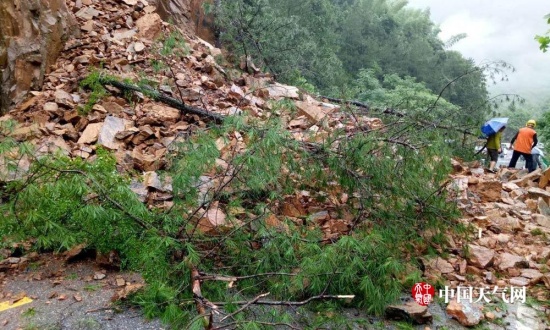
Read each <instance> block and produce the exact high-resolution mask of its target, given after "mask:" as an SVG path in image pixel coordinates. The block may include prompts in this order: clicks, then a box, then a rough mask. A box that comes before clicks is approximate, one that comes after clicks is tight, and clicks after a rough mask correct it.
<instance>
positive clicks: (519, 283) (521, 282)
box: [510, 277, 529, 286]
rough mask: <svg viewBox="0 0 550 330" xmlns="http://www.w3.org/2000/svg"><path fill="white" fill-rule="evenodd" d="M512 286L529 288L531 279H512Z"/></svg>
mask: <svg viewBox="0 0 550 330" xmlns="http://www.w3.org/2000/svg"><path fill="white" fill-rule="evenodd" d="M510 285H513V286H528V285H529V279H527V278H525V277H512V278H511V279H510Z"/></svg>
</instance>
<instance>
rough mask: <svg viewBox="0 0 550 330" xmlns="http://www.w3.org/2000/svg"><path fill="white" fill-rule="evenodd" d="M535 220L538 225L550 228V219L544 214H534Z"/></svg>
mask: <svg viewBox="0 0 550 330" xmlns="http://www.w3.org/2000/svg"><path fill="white" fill-rule="evenodd" d="M533 219H534V220H535V222H536V223H537V225H539V226H541V227H545V228H550V217H547V216H545V215H542V214H533Z"/></svg>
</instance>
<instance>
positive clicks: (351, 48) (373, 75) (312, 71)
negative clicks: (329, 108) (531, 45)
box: [217, 0, 506, 125]
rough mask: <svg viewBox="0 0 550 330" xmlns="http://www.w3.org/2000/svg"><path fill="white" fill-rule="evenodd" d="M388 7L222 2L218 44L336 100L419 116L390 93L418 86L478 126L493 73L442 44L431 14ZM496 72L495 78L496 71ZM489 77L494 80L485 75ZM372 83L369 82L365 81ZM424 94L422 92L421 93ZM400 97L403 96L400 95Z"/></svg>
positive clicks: (327, 0) (362, 0)
mask: <svg viewBox="0 0 550 330" xmlns="http://www.w3.org/2000/svg"><path fill="white" fill-rule="evenodd" d="M406 4H407V2H406V1H387V0H368V1H367V0H348V1H336V0H320V1H318V0H306V1H287V0H283V1H280V0H278V1H273V0H237V1H222V2H220V8H219V10H218V13H217V17H218V22H219V25H220V31H221V32H220V38H221V40H222V41H223V44H224V46H226V47H228V48H229V49H230V50H231V51H232V52H233V53H234V54H237V55H241V54H242V55H245V56H250V57H251V58H252V59H253V60H254V61H256V62H257V63H256V64H258V65H260V66H261V67H262V68H263V69H264V70H267V71H270V72H272V73H273V74H274V75H275V76H276V77H277V78H278V79H280V80H282V81H286V82H289V83H292V84H296V85H300V84H302V85H303V84H304V83H305V82H307V83H309V84H311V85H313V86H314V87H315V88H316V90H317V91H318V92H319V93H322V94H327V95H330V96H334V97H343V98H348V99H356V100H359V101H364V102H368V103H376V104H377V105H381V104H384V105H386V106H392V107H395V108H401V109H417V108H419V107H426V104H409V103H406V102H405V103H400V102H399V101H397V102H396V100H395V98H393V99H392V100H388V101H386V98H385V96H386V95H384V94H385V93H386V91H387V90H389V93H391V94H395V92H399V91H400V89H401V86H403V87H404V88H406V89H407V88H409V87H411V86H412V85H414V87H413V90H410V89H409V90H408V92H413V94H416V93H417V92H418V93H421V94H422V95H421V96H420V97H423V96H424V95H428V94H430V93H431V94H435V95H440V94H441V96H442V97H443V98H444V99H445V100H447V101H448V102H449V103H452V104H454V105H455V106H457V107H459V108H461V109H462V111H461V113H460V116H456V117H455V118H454V121H455V122H457V121H460V122H462V123H465V122H466V123H469V124H473V123H476V125H477V123H478V122H479V121H482V119H483V118H485V116H486V115H487V113H488V111H489V110H490V104H488V103H487V97H488V94H487V89H486V79H487V78H486V77H488V76H490V75H491V73H490V72H488V71H487V69H489V68H492V69H496V70H497V71H500V70H501V69H502V68H503V66H504V67H505V66H506V65H505V64H503V63H497V64H486V65H484V64H481V65H476V64H475V63H473V61H472V60H470V59H466V58H464V57H463V56H462V55H461V54H460V53H458V52H456V51H451V50H448V47H449V46H450V45H452V44H453V43H455V42H458V41H460V39H461V38H463V37H464V36H462V35H458V36H455V37H453V38H451V40H448V41H447V42H443V41H441V40H440V39H439V37H438V32H439V30H438V28H437V26H435V25H434V23H433V22H432V21H431V20H430V17H429V12H428V11H422V10H417V9H411V8H408V7H406ZM492 73H494V72H492ZM486 74H488V75H486ZM367 76H368V79H367ZM419 88H420V89H421V91H418V89H419ZM398 96H401V95H399V94H398Z"/></svg>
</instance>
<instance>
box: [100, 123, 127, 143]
mask: <svg viewBox="0 0 550 330" xmlns="http://www.w3.org/2000/svg"><path fill="white" fill-rule="evenodd" d="M125 128H126V123H125V120H124V119H122V118H118V117H113V116H107V117H106V118H105V122H104V123H103V126H102V127H101V131H99V137H98V139H97V143H98V144H100V145H102V146H104V147H105V148H108V149H111V150H117V149H118V148H120V146H121V145H122V144H121V143H120V142H118V141H117V140H116V138H115V136H116V134H117V133H118V132H122V131H124V129H125Z"/></svg>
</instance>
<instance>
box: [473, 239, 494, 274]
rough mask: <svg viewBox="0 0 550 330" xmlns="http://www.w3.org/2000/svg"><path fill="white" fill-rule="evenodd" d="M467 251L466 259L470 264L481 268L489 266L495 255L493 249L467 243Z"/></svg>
mask: <svg viewBox="0 0 550 330" xmlns="http://www.w3.org/2000/svg"><path fill="white" fill-rule="evenodd" d="M468 251H469V254H470V255H469V257H468V261H469V262H470V263H471V264H472V265H474V266H476V267H479V268H482V269H483V268H485V267H487V266H490V264H491V263H492V262H493V258H494V256H495V251H493V250H491V249H488V248H485V247H482V246H478V245H472V244H470V245H468Z"/></svg>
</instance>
